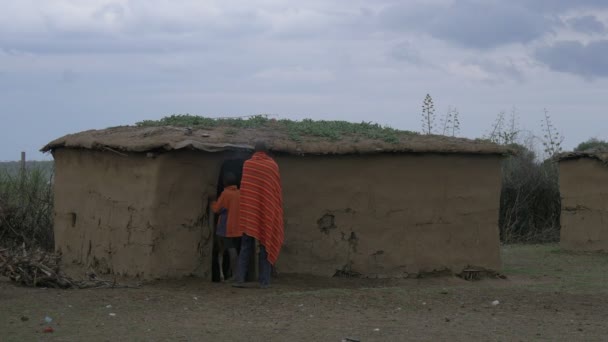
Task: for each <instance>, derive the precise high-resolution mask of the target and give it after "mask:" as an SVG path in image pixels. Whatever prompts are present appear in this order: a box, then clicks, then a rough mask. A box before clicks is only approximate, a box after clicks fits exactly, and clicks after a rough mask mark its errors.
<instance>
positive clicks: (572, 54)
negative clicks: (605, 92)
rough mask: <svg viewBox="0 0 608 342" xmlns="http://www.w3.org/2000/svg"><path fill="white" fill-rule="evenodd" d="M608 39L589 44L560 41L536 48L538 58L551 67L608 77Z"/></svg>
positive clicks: (577, 73) (575, 72)
mask: <svg viewBox="0 0 608 342" xmlns="http://www.w3.org/2000/svg"><path fill="white" fill-rule="evenodd" d="M606 55H608V40H598V41H593V42H590V43H589V44H587V45H584V44H582V43H581V42H578V41H558V42H556V43H554V44H553V45H549V46H544V47H541V48H539V49H537V50H536V53H535V56H536V58H537V59H538V60H539V61H540V62H542V63H544V64H545V65H547V66H548V67H549V68H550V69H552V70H555V71H560V72H566V73H571V74H576V75H580V76H583V77H585V78H594V77H608V59H607V58H606Z"/></svg>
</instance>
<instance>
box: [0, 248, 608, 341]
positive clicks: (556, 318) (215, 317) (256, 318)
mask: <svg viewBox="0 0 608 342" xmlns="http://www.w3.org/2000/svg"><path fill="white" fill-rule="evenodd" d="M502 255H503V262H504V272H503V273H504V274H505V275H506V276H507V279H506V280H503V279H486V280H482V281H476V282H467V281H464V280H461V279H458V278H452V277H439V278H425V279H406V280H399V281H396V280H365V279H343V278H333V279H322V278H312V277H298V276H290V275H281V276H280V277H279V278H278V279H276V280H275V282H274V284H273V287H272V288H271V289H267V290H260V289H257V288H255V289H254V288H252V289H233V288H231V287H230V286H229V285H228V284H214V283H207V282H202V281H200V280H197V279H185V280H180V281H167V282H156V283H153V284H147V285H145V286H143V287H142V288H140V289H98V290H54V289H30V288H21V287H17V286H14V285H12V284H10V283H8V282H7V281H0V334H1V335H0V340H2V341H39V340H42V341H77V340H78V341H342V340H344V339H346V338H349V339H351V340H354V341H406V340H416V341H437V340H451V341H464V340H466V341H470V340H481V341H535V340H543V341H545V340H546V341H555V340H565V341H582V340H585V341H602V340H606V339H607V338H608V337H607V336H608V324H606V317H608V255H606V254H580V253H579V254H575V253H568V252H564V251H561V250H560V249H559V248H558V247H557V246H556V245H543V246H509V247H505V248H503V250H502ZM493 301H498V302H499V304H498V305H493V304H492V302H493ZM46 316H48V317H51V318H52V319H53V321H52V322H51V323H50V324H46V323H45V322H44V318H45V317H46ZM49 325H50V326H52V327H53V328H54V332H53V333H43V332H42V331H43V329H44V328H45V327H46V326H49ZM346 341H348V340H346Z"/></svg>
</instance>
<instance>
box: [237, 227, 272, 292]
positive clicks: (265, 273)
mask: <svg viewBox="0 0 608 342" xmlns="http://www.w3.org/2000/svg"><path fill="white" fill-rule="evenodd" d="M254 242H255V239H254V238H252V237H251V236H249V235H247V234H243V238H242V239H241V253H240V254H239V267H238V268H237V273H236V282H237V283H244V282H245V277H246V276H247V269H248V268H249V260H250V258H251V254H252V252H253V248H254V246H255V244H254ZM258 259H259V260H258V262H259V263H258V267H259V271H260V274H259V275H258V278H259V281H260V285H270V271H271V268H272V266H271V265H270V262H269V261H268V253H266V248H265V247H264V246H262V245H260V255H259V257H258Z"/></svg>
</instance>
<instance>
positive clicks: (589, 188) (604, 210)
mask: <svg viewBox="0 0 608 342" xmlns="http://www.w3.org/2000/svg"><path fill="white" fill-rule="evenodd" d="M559 170H560V175H559V177H560V192H561V196H562V217H561V225H562V227H561V233H560V235H561V236H560V240H561V242H560V244H561V246H562V247H563V248H565V249H570V250H580V251H600V250H604V251H608V165H606V163H605V162H604V161H602V160H599V159H595V158H579V159H569V160H563V161H561V162H560V168H559Z"/></svg>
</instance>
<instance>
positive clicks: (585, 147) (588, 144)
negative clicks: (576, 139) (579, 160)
mask: <svg viewBox="0 0 608 342" xmlns="http://www.w3.org/2000/svg"><path fill="white" fill-rule="evenodd" d="M574 151H575V152H584V151H606V152H608V141H606V140H599V139H596V138H591V139H589V140H587V141H583V142H582V143H580V144H578V146H576V147H575V148H574Z"/></svg>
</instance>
